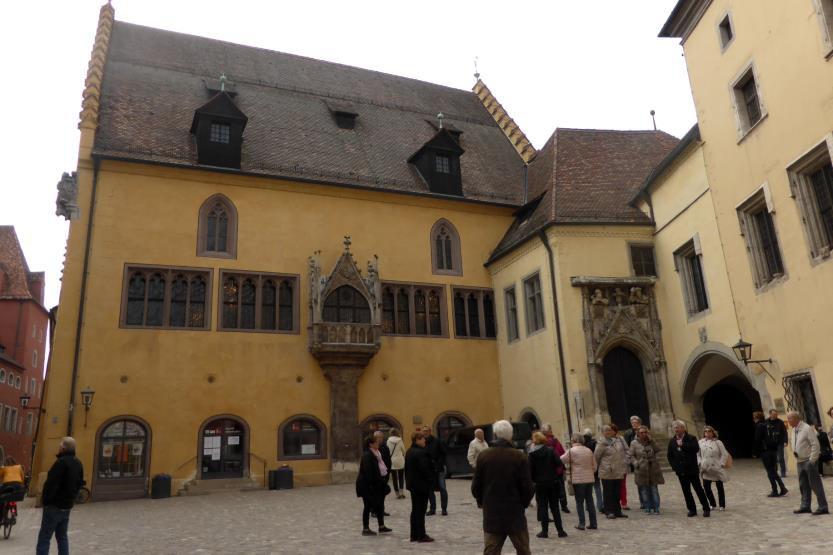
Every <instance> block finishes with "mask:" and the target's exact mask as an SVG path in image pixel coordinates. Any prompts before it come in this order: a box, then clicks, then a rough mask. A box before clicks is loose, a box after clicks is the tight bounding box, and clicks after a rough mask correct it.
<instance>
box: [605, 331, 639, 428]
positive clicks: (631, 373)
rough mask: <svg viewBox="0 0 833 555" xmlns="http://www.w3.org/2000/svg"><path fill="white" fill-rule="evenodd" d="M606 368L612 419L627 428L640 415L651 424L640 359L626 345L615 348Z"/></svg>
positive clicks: (606, 385) (620, 426) (610, 353)
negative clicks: (632, 418)
mask: <svg viewBox="0 0 833 555" xmlns="http://www.w3.org/2000/svg"><path fill="white" fill-rule="evenodd" d="M602 371H603V372H604V382H605V394H606V396H607V412H608V414H609V415H610V421H611V422H612V423H614V424H616V425H617V426H619V428H620V429H622V430H626V429H628V428H629V427H630V417H631V416H633V415H636V416H639V417H640V418H641V419H642V422H643V423H644V424H645V425H646V426H650V425H651V410H650V407H649V406H648V393H647V391H646V390H645V376H644V374H643V372H642V363H641V362H640V361H639V358H638V357H637V356H636V355H635V354H634V353H633V352H631V351H629V350H628V349H625V348H624V347H615V348H613V349H611V350H610V352H608V353H607V355H605V357H604V360H603V361H602Z"/></svg>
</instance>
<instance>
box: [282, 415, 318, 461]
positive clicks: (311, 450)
mask: <svg viewBox="0 0 833 555" xmlns="http://www.w3.org/2000/svg"><path fill="white" fill-rule="evenodd" d="M326 458H327V427H326V426H325V425H324V422H322V421H321V420H320V419H318V418H317V417H315V416H313V415H311V414H295V415H293V416H290V417H289V418H287V419H286V420H284V421H283V422H282V423H281V425H280V426H278V459H279V460H304V459H326Z"/></svg>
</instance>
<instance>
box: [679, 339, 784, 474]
mask: <svg viewBox="0 0 833 555" xmlns="http://www.w3.org/2000/svg"><path fill="white" fill-rule="evenodd" d="M682 386H683V401H685V402H686V403H689V404H690V405H691V406H692V409H693V410H692V414H693V415H694V422H695V424H696V425H697V428H698V432H699V431H701V430H702V429H703V426H705V425H709V426H712V427H714V428H715V429H716V430H717V431H718V434H719V435H720V439H721V440H722V441H723V443H724V444H725V445H726V448H727V449H728V450H729V452H730V453H732V456H733V457H736V458H743V457H750V456H752V454H753V438H754V433H755V430H754V427H753V425H752V412H753V411H756V410H762V409H763V408H769V407H771V406H772V401H771V400H770V397H769V392H768V391H767V389H766V384H765V383H764V381H763V377H762V376H754V375H752V374H750V373H749V371H748V370H747V369H746V368H744V367H742V366H740V365H739V364H738V362H737V360H736V358H735V357H734V354H733V353H732V350H731V349H730V348H729V347H727V346H725V345H723V344H720V343H714V342H712V343H705V344H703V345H700V346H699V347H698V348H697V349H695V351H694V352H693V353H692V354H691V356H690V357H689V360H688V362H687V364H686V367H685V371H684V372H683V379H682Z"/></svg>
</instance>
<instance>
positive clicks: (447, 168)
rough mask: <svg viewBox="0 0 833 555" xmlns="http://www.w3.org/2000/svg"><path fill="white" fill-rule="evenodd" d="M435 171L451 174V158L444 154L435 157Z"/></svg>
mask: <svg viewBox="0 0 833 555" xmlns="http://www.w3.org/2000/svg"><path fill="white" fill-rule="evenodd" d="M434 170H435V171H436V172H437V173H451V157H449V156H445V155H443V154H437V155H436V156H434Z"/></svg>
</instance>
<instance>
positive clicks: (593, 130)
mask: <svg viewBox="0 0 833 555" xmlns="http://www.w3.org/2000/svg"><path fill="white" fill-rule="evenodd" d="M557 129H559V130H562V131H583V132H588V133H644V134H649V135H653V134H659V135H669V136H671V137H673V135H671V133H668V132H667V131H663V130H662V129H591V128H582V127H558V128H557Z"/></svg>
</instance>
